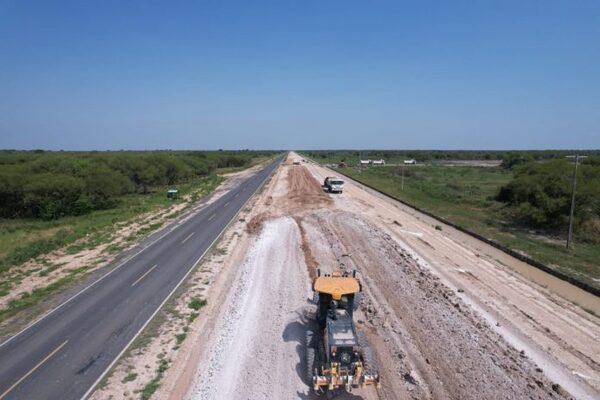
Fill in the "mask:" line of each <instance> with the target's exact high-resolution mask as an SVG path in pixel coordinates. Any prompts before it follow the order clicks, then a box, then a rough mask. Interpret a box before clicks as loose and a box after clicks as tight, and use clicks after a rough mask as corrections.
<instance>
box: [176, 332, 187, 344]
mask: <svg viewBox="0 0 600 400" xmlns="http://www.w3.org/2000/svg"><path fill="white" fill-rule="evenodd" d="M186 337H187V333H185V332H183V333H178V334H177V335H175V340H176V341H177V345H180V344H181V343H183V341H184V340H185V338H186Z"/></svg>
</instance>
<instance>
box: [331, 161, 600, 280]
mask: <svg viewBox="0 0 600 400" xmlns="http://www.w3.org/2000/svg"><path fill="white" fill-rule="evenodd" d="M340 172H343V173H344V174H347V175H349V176H351V177H353V178H354V179H356V180H358V181H360V182H364V183H366V184H369V185H371V186H373V187H375V188H377V189H379V190H381V191H383V192H385V193H388V194H390V195H392V196H394V197H397V198H399V199H402V200H404V201H406V202H407V203H409V204H413V205H415V206H417V207H419V208H422V209H425V210H427V211H429V212H431V213H432V214H434V215H437V216H439V217H442V218H444V219H447V220H448V221H451V222H453V223H455V224H457V225H459V226H461V227H463V228H466V229H468V230H470V231H473V232H476V233H478V234H480V235H482V236H484V237H487V238H490V239H493V240H495V241H497V242H498V243H500V244H503V245H505V246H507V247H509V248H511V249H513V250H516V251H519V252H522V253H525V254H527V255H528V256H530V257H531V258H533V259H535V260H538V261H540V262H542V263H544V264H546V265H548V266H550V267H551V268H555V269H556V270H559V271H561V272H562V273H564V274H566V275H569V276H571V277H573V278H575V279H577V280H580V281H582V282H585V283H586V284H588V285H591V286H594V287H600V268H598V260H599V259H600V245H598V244H592V243H585V242H581V241H579V242H577V234H576V233H575V241H576V244H575V246H574V248H573V249H570V250H568V249H566V248H565V243H564V238H562V237H548V236H546V235H542V234H541V233H539V232H536V231H533V230H528V229H524V228H517V227H515V226H513V225H512V224H510V223H508V222H507V221H506V220H505V214H504V212H503V211H504V208H505V207H506V206H505V205H504V204H503V203H500V202H498V201H496V200H494V198H495V196H496V194H497V193H498V190H499V188H500V187H501V186H502V185H505V184H506V183H508V182H509V181H510V180H511V179H512V177H513V172H511V170H507V169H502V168H499V167H491V168H490V167H487V168H483V167H464V166H461V167H457V166H444V165H439V164H431V165H421V166H407V167H404V190H402V167H397V166H394V167H390V166H386V167H371V168H366V169H365V168H363V169H360V170H359V169H358V168H356V167H348V168H343V169H340Z"/></svg>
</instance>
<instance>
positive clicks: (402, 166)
mask: <svg viewBox="0 0 600 400" xmlns="http://www.w3.org/2000/svg"><path fill="white" fill-rule="evenodd" d="M400 168H401V169H402V188H401V190H402V191H404V164H402V165H401V166H400Z"/></svg>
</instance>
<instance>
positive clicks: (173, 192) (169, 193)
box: [167, 189, 179, 199]
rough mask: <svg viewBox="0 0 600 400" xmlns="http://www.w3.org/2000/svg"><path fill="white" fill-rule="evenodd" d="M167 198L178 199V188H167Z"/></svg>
mask: <svg viewBox="0 0 600 400" xmlns="http://www.w3.org/2000/svg"><path fill="white" fill-rule="evenodd" d="M167 198H168V199H178V198H179V190H177V189H169V190H167Z"/></svg>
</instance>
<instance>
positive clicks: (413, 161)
mask: <svg viewBox="0 0 600 400" xmlns="http://www.w3.org/2000/svg"><path fill="white" fill-rule="evenodd" d="M416 164H417V160H415V159H414V158H412V159H410V160H404V165H416Z"/></svg>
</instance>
